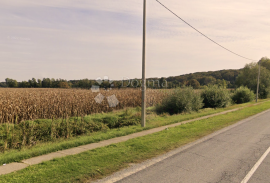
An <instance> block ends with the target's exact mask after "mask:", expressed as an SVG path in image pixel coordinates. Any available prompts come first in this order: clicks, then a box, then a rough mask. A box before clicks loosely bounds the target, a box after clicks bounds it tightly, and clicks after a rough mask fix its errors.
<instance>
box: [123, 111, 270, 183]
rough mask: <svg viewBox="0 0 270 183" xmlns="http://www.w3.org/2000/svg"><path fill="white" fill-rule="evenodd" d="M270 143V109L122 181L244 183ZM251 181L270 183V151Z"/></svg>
mask: <svg viewBox="0 0 270 183" xmlns="http://www.w3.org/2000/svg"><path fill="white" fill-rule="evenodd" d="M269 146H270V111H268V112H266V113H264V114H262V115H260V116H257V117H255V118H254V119H251V120H247V121H246V122H244V123H242V124H240V125H237V126H235V127H233V128H231V129H229V130H227V131H225V132H222V133H220V134H218V135H216V136H214V137H212V138H210V139H208V140H206V141H204V142H201V143H198V144H196V145H194V146H192V147H190V148H187V149H185V150H183V151H181V152H179V153H177V154H175V155H174V156H171V157H169V158H167V159H165V160H163V161H160V162H158V163H156V164H154V165H152V166H150V167H148V168H146V169H144V170H141V171H139V172H137V173H134V174H132V175H130V176H128V177H126V178H123V179H122V180H120V181H118V183H139V182H143V183H163V182H164V183H170V182H171V183H177V182H183V183H205V182H211V183H215V182H221V183H233V182H236V183H240V182H241V181H242V180H243V179H244V178H245V176H246V175H247V174H248V173H249V172H250V170H251V169H252V168H253V166H254V165H255V164H256V162H258V160H259V159H260V158H261V157H262V155H263V154H264V153H265V152H266V151H267V149H268V148H269ZM249 183H270V154H268V155H267V157H266V158H265V159H264V160H263V162H262V163H261V164H260V166H259V167H258V169H257V171H255V173H254V174H253V175H252V176H251V178H250V180H249Z"/></svg>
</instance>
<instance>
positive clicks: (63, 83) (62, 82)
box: [59, 81, 69, 88]
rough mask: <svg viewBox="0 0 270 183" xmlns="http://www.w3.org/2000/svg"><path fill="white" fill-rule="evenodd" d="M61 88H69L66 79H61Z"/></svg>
mask: <svg viewBox="0 0 270 183" xmlns="http://www.w3.org/2000/svg"><path fill="white" fill-rule="evenodd" d="M59 88H69V84H68V82H66V81H61V82H60V83H59Z"/></svg>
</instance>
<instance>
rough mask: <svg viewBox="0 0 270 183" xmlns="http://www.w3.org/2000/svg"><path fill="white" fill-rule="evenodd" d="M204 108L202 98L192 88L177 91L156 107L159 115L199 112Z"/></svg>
mask: <svg viewBox="0 0 270 183" xmlns="http://www.w3.org/2000/svg"><path fill="white" fill-rule="evenodd" d="M202 106H203V103H202V98H201V96H200V95H199V94H198V93H196V92H195V91H194V89H193V88H192V87H186V88H183V89H180V88H178V89H175V90H174V91H173V92H172V93H170V94H169V95H168V96H167V97H165V98H164V99H163V100H162V102H161V104H160V105H157V106H156V111H157V113H159V114H162V113H169V114H171V115H172V114H178V113H182V112H191V111H198V110H199V109H201V108H202Z"/></svg>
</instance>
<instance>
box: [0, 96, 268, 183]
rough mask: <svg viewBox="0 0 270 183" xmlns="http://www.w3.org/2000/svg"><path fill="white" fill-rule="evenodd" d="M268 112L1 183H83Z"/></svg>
mask: <svg viewBox="0 0 270 183" xmlns="http://www.w3.org/2000/svg"><path fill="white" fill-rule="evenodd" d="M269 108H270V102H269V101H268V102H265V103H262V104H259V105H258V106H251V107H247V108H244V109H241V110H238V111H235V112H230V113H227V114H224V115H219V116H215V117H212V118H208V119H204V120H199V121H194V122H191V123H187V124H184V125H181V126H177V127H174V128H169V129H168V130H164V131H161V132H157V133H154V134H150V135H147V136H143V137H139V138H135V139H130V140H128V141H126V142H121V143H117V144H112V145H109V146H106V147H102V148H97V149H94V150H90V151H87V152H83V153H81V154H78V155H73V156H67V157H63V158H57V159H54V160H52V161H47V162H44V163H41V164H38V165H34V166H29V167H27V168H26V169H23V170H20V171H18V172H14V173H11V174H7V175H2V176H1V177H0V178H1V179H0V181H1V182H20V183H22V182H46V183H47V182H86V181H87V180H96V179H98V178H102V177H104V176H107V175H109V174H111V173H113V172H116V171H118V170H120V169H122V168H125V167H128V166H129V165H130V164H131V163H140V162H142V161H144V160H146V159H149V158H152V157H155V156H157V155H161V154H164V153H166V152H168V151H170V150H172V149H175V148H177V147H180V146H182V145H185V144H187V143H189V142H192V141H194V140H197V139H199V138H201V137H203V136H206V135H208V134H211V133H213V132H214V131H217V130H219V129H222V128H224V127H226V126H229V125H231V124H234V123H236V122H237V121H239V120H242V119H245V118H247V117H250V116H252V115H255V114H258V113H260V112H262V111H265V110H267V109H269Z"/></svg>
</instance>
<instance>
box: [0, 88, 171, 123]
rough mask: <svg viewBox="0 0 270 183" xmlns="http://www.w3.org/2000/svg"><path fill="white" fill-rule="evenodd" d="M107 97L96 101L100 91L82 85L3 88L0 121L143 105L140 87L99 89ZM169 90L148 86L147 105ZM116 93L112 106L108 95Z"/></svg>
mask: <svg viewBox="0 0 270 183" xmlns="http://www.w3.org/2000/svg"><path fill="white" fill-rule="evenodd" d="M99 93H100V94H102V96H103V97H104V100H103V101H102V102H101V103H97V102H96V101H95V97H96V96H97V95H98V93H94V92H92V91H91V90H81V89H9V88H8V89H6V88H2V89H0V124H3V123H11V124H19V123H20V122H22V121H25V120H35V119H52V118H53V119H56V118H65V117H66V116H70V117H72V116H82V115H88V114H93V113H102V112H110V111H112V110H118V109H123V108H125V107H137V106H141V90H139V89H120V90H118V89H115V90H114V89H113V90H108V91H106V90H100V92H99ZM168 93H169V92H168V90H151V89H149V90H147V106H153V105H156V104H158V103H160V102H161V100H162V99H163V98H164V97H165V96H166V95H167V94H168ZM112 95H115V96H116V98H117V100H118V101H119V104H118V105H117V106H116V107H110V106H109V104H108V101H107V99H106V97H109V96H112Z"/></svg>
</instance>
